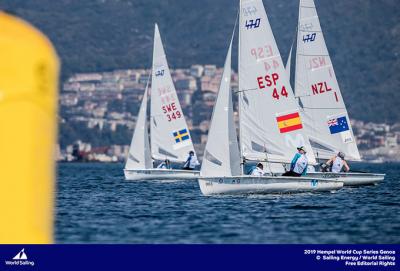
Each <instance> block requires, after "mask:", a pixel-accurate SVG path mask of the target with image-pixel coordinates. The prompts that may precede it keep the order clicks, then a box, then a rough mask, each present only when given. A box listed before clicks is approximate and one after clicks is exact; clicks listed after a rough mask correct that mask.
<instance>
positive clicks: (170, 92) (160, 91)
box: [150, 24, 194, 162]
mask: <svg viewBox="0 0 400 271" xmlns="http://www.w3.org/2000/svg"><path fill="white" fill-rule="evenodd" d="M150 112H151V114H150V115H151V118H150V127H151V130H150V132H151V135H150V140H151V153H152V157H153V159H157V160H163V159H169V160H171V161H174V162H183V161H185V160H186V158H187V156H188V152H189V151H194V148H193V143H192V139H191V136H190V132H189V129H188V127H187V124H186V121H185V117H184V116H183V112H182V109H181V106H180V103H179V99H178V96H177V94H176V90H175V86H174V83H173V81H172V78H171V74H170V70H169V68H168V63H167V58H166V56H165V53H164V48H163V45H162V41H161V37H160V32H159V30H158V26H157V24H156V25H155V30H154V50H153V70H152V85H151V109H150Z"/></svg>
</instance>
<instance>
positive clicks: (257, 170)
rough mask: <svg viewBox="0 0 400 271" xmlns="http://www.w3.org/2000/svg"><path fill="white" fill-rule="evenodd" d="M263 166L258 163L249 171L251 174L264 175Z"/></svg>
mask: <svg viewBox="0 0 400 271" xmlns="http://www.w3.org/2000/svg"><path fill="white" fill-rule="evenodd" d="M264 174H265V172H264V166H263V164H261V163H258V164H257V166H256V167H255V168H254V169H253V171H252V172H251V175H252V176H264Z"/></svg>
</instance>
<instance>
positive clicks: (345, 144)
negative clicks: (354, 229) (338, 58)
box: [287, 0, 385, 186]
mask: <svg viewBox="0 0 400 271" xmlns="http://www.w3.org/2000/svg"><path fill="white" fill-rule="evenodd" d="M296 49H297V50H296V67H295V95H296V97H297V98H298V100H299V104H300V107H301V108H302V115H303V118H304V121H303V123H304V126H305V130H306V131H307V135H308V137H309V140H310V143H311V146H312V149H313V151H314V153H315V156H316V158H317V160H318V161H321V160H325V161H326V160H328V159H330V158H331V157H332V156H334V155H335V154H337V153H338V152H339V151H341V152H344V153H345V155H346V160H349V161H360V160H361V157H360V153H359V151H358V148H357V144H356V141H355V137H354V134H353V130H352V127H351V123H350V120H349V115H348V113H347V110H346V106H345V104H344V101H343V97H342V95H341V92H340V88H339V84H338V82H337V79H336V76H335V71H334V69H333V65H332V62H331V58H330V56H329V52H328V49H327V47H326V44H325V40H324V36H323V33H322V29H321V26H320V22H319V18H318V14H317V10H316V8H315V3H314V1H313V0H300V6H299V20H298V27H297V46H296ZM290 55H291V53H290ZM288 64H290V58H289V60H288ZM287 69H288V70H289V73H290V65H287ZM310 176H314V177H322V176H324V177H330V178H332V177H335V178H340V180H341V181H343V182H344V185H352V186H354V185H365V184H374V183H377V182H379V181H382V180H383V179H384V177H385V174H373V173H357V172H348V173H331V172H330V173H322V172H315V173H310Z"/></svg>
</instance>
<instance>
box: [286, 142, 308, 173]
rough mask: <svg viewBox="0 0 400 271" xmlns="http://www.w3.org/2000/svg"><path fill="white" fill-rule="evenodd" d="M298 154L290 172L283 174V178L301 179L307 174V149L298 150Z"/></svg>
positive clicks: (294, 158) (299, 148)
mask: <svg viewBox="0 0 400 271" xmlns="http://www.w3.org/2000/svg"><path fill="white" fill-rule="evenodd" d="M297 151H298V152H297V153H296V154H295V156H294V157H293V160H292V162H291V163H290V170H289V171H286V172H285V173H283V174H282V176H294V177H300V176H304V175H306V174H307V166H308V159H307V156H306V153H307V151H306V149H305V148H304V146H301V147H298V148H297Z"/></svg>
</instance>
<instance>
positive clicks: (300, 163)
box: [293, 154, 308, 174]
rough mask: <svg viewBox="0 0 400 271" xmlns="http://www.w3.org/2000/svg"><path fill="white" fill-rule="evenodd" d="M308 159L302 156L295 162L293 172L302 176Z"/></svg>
mask: <svg viewBox="0 0 400 271" xmlns="http://www.w3.org/2000/svg"><path fill="white" fill-rule="evenodd" d="M307 165H308V159H307V156H305V155H304V154H302V155H301V156H300V157H299V158H298V159H297V161H296V163H295V165H294V168H293V171H294V172H296V173H298V174H303V172H304V170H305V169H306V168H307Z"/></svg>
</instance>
